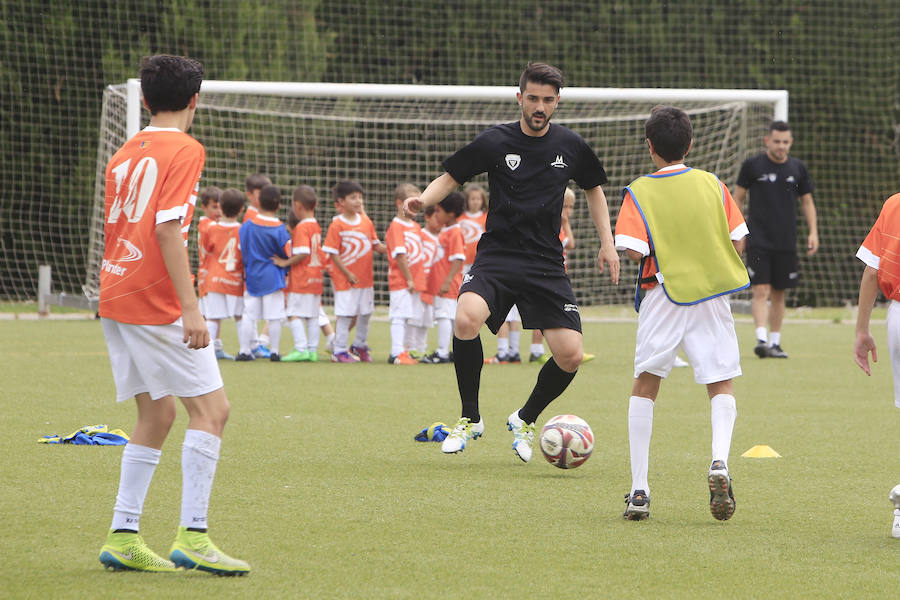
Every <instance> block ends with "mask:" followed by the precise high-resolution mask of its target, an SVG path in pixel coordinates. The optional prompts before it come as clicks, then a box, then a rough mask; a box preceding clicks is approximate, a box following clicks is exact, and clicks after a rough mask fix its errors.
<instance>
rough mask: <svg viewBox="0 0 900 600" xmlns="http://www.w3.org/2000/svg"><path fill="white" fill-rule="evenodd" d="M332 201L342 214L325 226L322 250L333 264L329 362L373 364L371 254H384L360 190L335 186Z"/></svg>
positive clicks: (350, 183)
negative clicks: (332, 328)
mask: <svg viewBox="0 0 900 600" xmlns="http://www.w3.org/2000/svg"><path fill="white" fill-rule="evenodd" d="M334 201H335V203H336V204H337V205H338V207H340V209H341V212H340V214H339V215H337V216H336V217H335V218H334V219H333V220H332V221H331V225H329V226H328V233H327V234H326V235H325V243H324V244H323V246H322V250H324V251H325V252H326V253H327V254H328V255H329V256H330V257H331V261H332V264H333V269H332V271H331V283H332V285H333V286H334V314H335V317H337V325H336V327H335V330H336V331H335V337H334V353H333V354H332V355H331V360H332V362H339V363H352V362H359V361H362V362H372V355H371V353H370V350H369V346H368V343H367V342H368V337H369V321H370V320H371V318H372V313H373V312H374V311H375V288H374V285H375V283H374V279H373V269H372V253H373V251H374V252H378V253H379V254H385V253H386V252H387V250H385V248H384V244H382V243H381V240H379V239H378V236H377V235H376V233H375V225H373V224H372V221H371V219H369V217H367V216H366V214H365V212H364V211H363V189H362V186H361V185H359V184H358V183H356V182H355V181H342V182H341V183H339V184H337V185H336V186H334ZM354 317H355V318H356V338H355V339H354V341H353V345H351V346H349V348H348V344H349V341H350V324H351V323H352V321H353V319H354Z"/></svg>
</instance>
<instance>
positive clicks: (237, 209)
mask: <svg viewBox="0 0 900 600" xmlns="http://www.w3.org/2000/svg"><path fill="white" fill-rule="evenodd" d="M219 207H220V208H221V209H222V214H223V215H225V216H226V217H228V218H229V219H231V218H234V217H236V216H238V215H239V214H241V211H242V210H243V209H244V193H243V192H241V190H238V189H235V188H227V189H226V190H225V191H223V192H222V195H221V196H219Z"/></svg>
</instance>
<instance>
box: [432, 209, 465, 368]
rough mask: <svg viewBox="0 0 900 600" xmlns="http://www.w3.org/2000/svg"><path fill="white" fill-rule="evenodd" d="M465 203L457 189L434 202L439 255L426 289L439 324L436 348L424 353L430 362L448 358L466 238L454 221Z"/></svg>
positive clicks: (433, 362)
mask: <svg viewBox="0 0 900 600" xmlns="http://www.w3.org/2000/svg"><path fill="white" fill-rule="evenodd" d="M464 205H465V198H464V197H463V195H462V194H461V193H459V192H450V193H449V194H448V195H447V197H446V198H444V199H443V200H441V201H440V202H438V203H437V204H435V205H434V207H435V210H434V216H435V219H436V220H437V222H438V223H440V224H441V225H443V227H444V228H443V229H441V233H440V235H439V236H438V242H439V246H438V258H437V260H436V261H435V262H434V264H433V265H432V266H431V272H430V273H429V274H428V278H429V291H432V290H435V297H434V318H435V320H436V321H437V326H438V341H437V350H435V351H434V353H432V354H430V355H428V356H426V357H425V360H426V361H427V362H429V363H431V364H442V363H448V362H450V341H451V338H452V336H453V319H454V317H455V316H456V298H457V296H459V286H460V285H461V284H462V279H463V275H462V265H463V261H464V260H465V256H466V242H465V239H463V234H462V229H461V228H460V226H459V223H458V222H457V221H458V219H459V216H460V215H461V214H462V212H463V206H464Z"/></svg>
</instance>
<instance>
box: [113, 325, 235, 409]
mask: <svg viewBox="0 0 900 600" xmlns="http://www.w3.org/2000/svg"><path fill="white" fill-rule="evenodd" d="M100 324H101V325H102V327H103V337H105V338H106V347H107V349H108V350H109V362H110V365H111V366H112V372H113V381H115V384H116V401H117V402H123V401H125V400H128V399H129V398H134V397H135V396H137V395H138V394H143V393H149V394H150V397H151V398H152V399H154V400H158V399H160V398H164V397H166V396H178V397H179V398H193V397H195V396H202V395H203V394H208V393H210V392H214V391H215V390H217V389H219V388H221V387H222V386H223V384H222V375H221V374H220V373H219V365H218V363H217V362H216V353H215V350H214V349H213V344H209V345H208V346H207V347H206V348H201V349H200V350H191V349H190V348H188V347H187V344H185V343H184V342H183V341H182V339H183V338H184V328H183V327H182V326H181V319H178V320H177V321H175V322H174V323H171V324H169V325H132V324H130V323H119V322H118V321H114V320H112V319H105V318H101V319H100Z"/></svg>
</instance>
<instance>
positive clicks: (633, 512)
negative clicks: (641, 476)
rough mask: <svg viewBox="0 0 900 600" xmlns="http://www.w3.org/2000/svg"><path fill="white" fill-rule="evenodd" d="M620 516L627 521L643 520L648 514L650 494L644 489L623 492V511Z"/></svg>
mask: <svg viewBox="0 0 900 600" xmlns="http://www.w3.org/2000/svg"><path fill="white" fill-rule="evenodd" d="M622 516H623V517H625V518H626V519H628V520H629V521H643V520H644V519H646V518H648V517H649V516H650V496H648V495H647V492H645V491H644V490H634V493H633V494H625V512H624V513H622Z"/></svg>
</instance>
